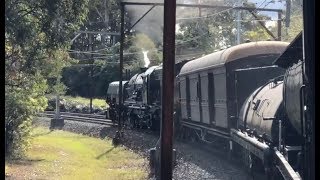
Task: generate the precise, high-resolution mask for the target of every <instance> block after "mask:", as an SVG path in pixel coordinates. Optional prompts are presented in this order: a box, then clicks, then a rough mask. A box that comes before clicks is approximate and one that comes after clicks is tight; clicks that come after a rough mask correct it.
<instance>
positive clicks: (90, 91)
mask: <svg viewBox="0 0 320 180" xmlns="http://www.w3.org/2000/svg"><path fill="white" fill-rule="evenodd" d="M93 37H94V36H93V34H90V36H89V44H90V46H91V52H93V49H94V48H93ZM93 62H94V59H93V54H91V59H90V64H91V66H90V75H89V76H90V82H89V83H90V87H89V96H90V114H92V95H93V93H92V90H93V88H92V85H93V83H92V81H93V78H92V76H93Z"/></svg>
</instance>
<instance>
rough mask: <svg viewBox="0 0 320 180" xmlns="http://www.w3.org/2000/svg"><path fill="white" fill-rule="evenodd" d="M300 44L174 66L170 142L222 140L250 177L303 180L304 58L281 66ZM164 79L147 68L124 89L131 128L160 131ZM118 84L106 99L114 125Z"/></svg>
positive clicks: (230, 51)
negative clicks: (262, 175) (257, 174)
mask: <svg viewBox="0 0 320 180" xmlns="http://www.w3.org/2000/svg"><path fill="white" fill-rule="evenodd" d="M300 36H301V35H300ZM297 41H299V37H298V38H297V39H296V40H295V41H293V42H292V43H291V44H290V45H289V43H285V42H279V41H260V42H248V43H244V44H240V45H237V46H234V47H230V48H227V49H224V50H221V51H218V52H215V53H212V54H209V55H206V56H203V57H201V58H198V59H194V60H190V61H184V62H182V63H178V64H176V71H175V72H176V79H175V102H176V103H175V113H176V114H175V120H174V127H175V136H179V137H182V138H190V139H198V140H201V141H205V142H209V143H214V142H216V140H218V139H219V141H221V142H223V143H224V145H225V146H226V147H228V149H229V150H230V153H231V154H232V155H235V156H239V157H242V158H243V161H244V162H245V165H246V166H247V167H248V169H250V170H254V169H255V170H257V169H261V170H263V171H265V172H266V173H267V174H268V175H269V176H270V177H275V176H276V173H274V172H280V173H281V177H290V178H292V179H300V175H299V173H301V171H302V170H303V168H304V167H303V165H302V164H301V157H302V156H301V155H302V153H303V141H304V139H303V136H302V131H303V130H302V129H303V127H302V126H304V124H303V120H302V119H303V109H304V108H305V107H303V105H302V103H301V102H302V98H301V97H302V96H301V90H300V87H301V86H302V84H303V83H302V82H303V81H302V77H303V69H302V67H303V62H302V61H301V60H302V55H301V57H295V58H296V59H298V60H300V61H298V60H297V61H295V62H294V63H293V64H290V67H284V66H282V67H280V66H281V65H279V62H281V59H282V58H283V57H284V55H285V54H286V52H287V51H289V50H290V47H291V46H292V45H293V44H296V43H297ZM300 41H301V38H300ZM301 52H302V51H301ZM276 60H277V61H276ZM275 64H277V65H275ZM280 64H281V63H280ZM283 67H284V68H283ZM161 74H162V66H161V65H159V66H152V67H150V68H148V69H146V70H144V71H142V72H141V73H138V74H136V75H134V76H133V77H132V78H131V79H130V80H129V81H124V82H123V83H124V86H123V87H124V88H123V91H124V103H123V105H124V107H123V108H121V109H122V110H121V113H123V117H124V123H125V124H126V125H127V126H128V127H130V128H134V127H136V128H138V127H147V128H151V129H159V127H160V119H161V117H160V114H161V98H160V97H161V84H162V83H165V82H162V81H161ZM115 84H116V82H113V83H111V84H110V85H109V89H110V91H109V89H108V93H107V98H108V101H109V102H110V101H111V102H113V103H111V104H112V105H111V110H110V114H112V115H111V116H109V117H108V118H111V119H114V120H115V119H116V118H117V117H116V114H117V113H116V112H117V111H118V109H117V108H116V105H117V91H113V90H112V89H113V88H114V87H115V88H118V86H115ZM118 84H119V83H118ZM113 92H115V93H113ZM111 99H114V100H113V101H112V100H111Z"/></svg>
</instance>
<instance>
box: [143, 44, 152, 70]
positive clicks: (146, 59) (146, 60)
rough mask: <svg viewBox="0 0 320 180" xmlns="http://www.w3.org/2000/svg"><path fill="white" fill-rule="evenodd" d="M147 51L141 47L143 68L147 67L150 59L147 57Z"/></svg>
mask: <svg viewBox="0 0 320 180" xmlns="http://www.w3.org/2000/svg"><path fill="white" fill-rule="evenodd" d="M148 52H149V51H144V50H143V49H142V53H143V61H144V67H145V68H147V67H148V66H149V64H150V60H149V58H148Z"/></svg>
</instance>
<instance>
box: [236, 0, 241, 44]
mask: <svg viewBox="0 0 320 180" xmlns="http://www.w3.org/2000/svg"><path fill="white" fill-rule="evenodd" d="M240 3H241V0H238V2H237V6H238V7H239V6H240ZM240 15H241V14H240V10H237V44H240V31H241V24H240V18H241V16H240Z"/></svg>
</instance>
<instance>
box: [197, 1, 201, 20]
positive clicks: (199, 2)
mask: <svg viewBox="0 0 320 180" xmlns="http://www.w3.org/2000/svg"><path fill="white" fill-rule="evenodd" d="M198 4H199V5H200V4H201V0H198ZM199 17H201V7H199Z"/></svg>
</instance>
